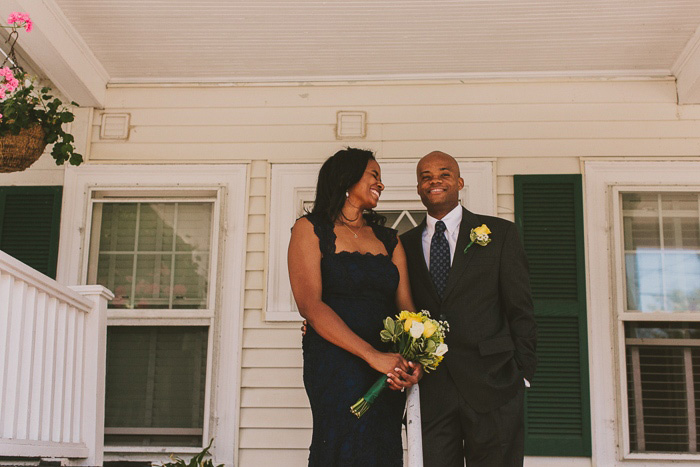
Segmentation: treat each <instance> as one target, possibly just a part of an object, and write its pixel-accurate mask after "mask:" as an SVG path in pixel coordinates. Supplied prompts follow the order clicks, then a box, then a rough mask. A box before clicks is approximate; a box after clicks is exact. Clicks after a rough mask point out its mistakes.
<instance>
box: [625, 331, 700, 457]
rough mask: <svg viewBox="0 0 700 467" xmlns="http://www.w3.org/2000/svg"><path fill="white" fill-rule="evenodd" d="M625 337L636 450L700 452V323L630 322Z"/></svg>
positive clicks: (630, 410) (630, 409)
mask: <svg viewBox="0 0 700 467" xmlns="http://www.w3.org/2000/svg"><path fill="white" fill-rule="evenodd" d="M625 337H626V339H625V342H626V353H627V394H628V406H629V421H630V427H629V428H630V429H629V432H630V446H631V449H632V451H635V452H697V445H698V441H700V440H698V438H697V423H698V415H699V414H698V412H697V409H696V407H700V405H698V404H700V386H698V384H699V383H700V323H697V322H695V323H688V322H675V323H665V322H664V323H654V322H636V323H629V322H628V323H625ZM692 433H695V436H693V438H691V437H690V436H691V434H692Z"/></svg>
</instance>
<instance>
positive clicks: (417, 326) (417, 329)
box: [410, 321, 425, 339]
mask: <svg viewBox="0 0 700 467" xmlns="http://www.w3.org/2000/svg"><path fill="white" fill-rule="evenodd" d="M423 331H425V326H424V325H423V323H419V322H418V321H414V322H413V324H412V325H411V331H410V332H411V337H413V338H414V339H418V338H419V337H420V336H422V335H423Z"/></svg>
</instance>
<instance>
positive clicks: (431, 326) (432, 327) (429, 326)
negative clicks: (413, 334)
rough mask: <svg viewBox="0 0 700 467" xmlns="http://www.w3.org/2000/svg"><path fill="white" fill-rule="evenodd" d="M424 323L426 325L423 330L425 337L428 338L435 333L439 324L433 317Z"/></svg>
mask: <svg viewBox="0 0 700 467" xmlns="http://www.w3.org/2000/svg"><path fill="white" fill-rule="evenodd" d="M423 324H424V325H425V329H424V330H423V337H425V338H428V337H430V336H432V335H433V334H435V331H437V324H436V323H435V321H433V320H432V319H428V320H426V321H425V323H423Z"/></svg>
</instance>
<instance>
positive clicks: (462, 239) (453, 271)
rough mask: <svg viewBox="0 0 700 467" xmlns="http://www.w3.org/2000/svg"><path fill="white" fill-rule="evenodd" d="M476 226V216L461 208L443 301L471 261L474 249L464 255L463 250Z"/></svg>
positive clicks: (477, 220) (477, 222) (477, 224)
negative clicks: (457, 232) (457, 234)
mask: <svg viewBox="0 0 700 467" xmlns="http://www.w3.org/2000/svg"><path fill="white" fill-rule="evenodd" d="M478 226H479V218H478V217H477V216H476V214H474V213H472V212H469V211H467V210H466V209H464V208H462V222H461V223H460V224H459V236H458V237H457V246H456V247H455V254H454V257H453V258H452V267H451V268H450V273H449V275H448V276H447V286H446V287H445V295H444V297H443V301H444V300H445V299H447V297H448V296H449V295H450V293H451V292H452V290H454V288H455V286H456V285H457V283H459V278H460V277H461V276H462V274H464V271H465V270H466V269H467V264H469V260H471V258H472V256H474V252H475V251H476V248H473V247H472V248H469V249H468V250H467V252H466V253H464V249H465V248H466V247H467V245H469V242H470V241H471V240H470V239H469V234H470V233H471V231H472V229H473V228H474V227H478ZM431 282H432V281H431Z"/></svg>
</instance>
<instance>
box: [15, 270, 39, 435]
mask: <svg viewBox="0 0 700 467" xmlns="http://www.w3.org/2000/svg"><path fill="white" fill-rule="evenodd" d="M35 308H36V287H34V286H33V285H29V284H27V288H26V289H25V292H24V306H23V307H22V309H21V310H20V312H21V313H22V329H21V330H20V336H22V337H21V339H22V340H21V341H20V342H19V346H20V349H21V350H20V355H21V360H20V362H21V363H20V367H19V379H18V380H17V382H16V384H17V385H18V388H19V390H18V393H17V428H16V430H17V431H16V437H17V438H18V439H27V436H28V434H29V432H28V431H29V430H28V428H29V397H30V395H31V388H32V377H31V376H32V361H33V359H34V355H33V354H34V352H33V348H34V325H35V318H36V317H35V313H36V310H35ZM18 357H19V356H18ZM18 360H19V358H18Z"/></svg>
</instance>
